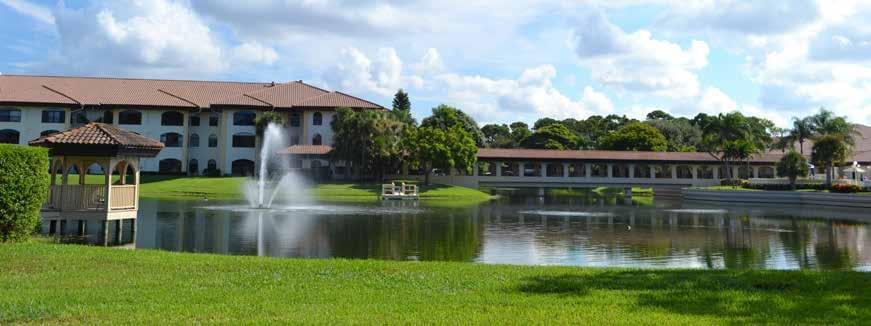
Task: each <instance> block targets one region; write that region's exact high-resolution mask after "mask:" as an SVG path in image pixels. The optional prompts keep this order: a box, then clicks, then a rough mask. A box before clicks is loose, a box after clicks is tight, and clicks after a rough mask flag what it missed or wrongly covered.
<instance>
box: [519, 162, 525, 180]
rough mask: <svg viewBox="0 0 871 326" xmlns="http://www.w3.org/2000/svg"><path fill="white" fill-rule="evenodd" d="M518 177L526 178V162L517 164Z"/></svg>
mask: <svg viewBox="0 0 871 326" xmlns="http://www.w3.org/2000/svg"><path fill="white" fill-rule="evenodd" d="M517 176H518V177H525V176H526V162H518V163H517Z"/></svg>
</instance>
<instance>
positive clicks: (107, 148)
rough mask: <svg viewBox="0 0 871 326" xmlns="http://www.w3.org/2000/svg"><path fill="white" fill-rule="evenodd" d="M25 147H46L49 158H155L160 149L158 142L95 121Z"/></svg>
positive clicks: (37, 140) (43, 137)
mask: <svg viewBox="0 0 871 326" xmlns="http://www.w3.org/2000/svg"><path fill="white" fill-rule="evenodd" d="M28 144H30V146H40V147H48V148H49V150H50V151H51V154H52V155H94V156H117V155H132V156H144V157H154V156H157V153H159V152H160V150H162V149H163V143H161V142H159V141H157V140H154V139H151V138H148V137H145V136H142V135H140V134H137V133H135V132H132V131H127V130H124V129H121V128H118V127H115V126H112V125H108V124H105V123H98V122H91V123H89V124H86V125H83V126H81V127H76V128H73V129H69V130H66V131H63V132H59V133H55V134H51V135H47V136H42V137H39V138H37V139H34V140H31V141H30V142H28Z"/></svg>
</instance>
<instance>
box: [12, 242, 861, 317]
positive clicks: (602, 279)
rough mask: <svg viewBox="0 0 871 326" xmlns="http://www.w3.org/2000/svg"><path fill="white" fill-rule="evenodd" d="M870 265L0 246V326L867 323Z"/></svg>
mask: <svg viewBox="0 0 871 326" xmlns="http://www.w3.org/2000/svg"><path fill="white" fill-rule="evenodd" d="M869 291H871V274H869V273H859V272H824V273H820V272H807V271H802V272H794V271H749V270H748V271H736V270H718V271H703V270H629V269H595V268H571V267H530V266H509V265H482V264H473V263H436V262H424V263H420V262H390V261H374V260H343V259H330V260H320V259H309V260H307V259H279V258H261V257H240V256H236V257H234V256H218V255H205V254H180V253H169V252H160V251H149V250H122V249H113V248H100V247H88V246H77V245H55V244H43V243H29V244H6V245H0V324H8V323H13V324H14V323H72V324H93V323H106V324H128V323H133V324H163V323H182V324H190V323H202V322H221V323H230V324H237V323H252V322H253V323H256V322H263V323H287V322H293V323H324V324H335V323H340V324H347V323H379V324H382V323H444V324H469V323H487V324H504V323H510V324H527V323H574V324H576V323H584V324H633V325H634V324H746V323H774V324H796V323H811V324H862V323H866V322H867V321H868V320H871V296H868V293H869Z"/></svg>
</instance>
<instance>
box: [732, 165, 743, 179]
mask: <svg viewBox="0 0 871 326" xmlns="http://www.w3.org/2000/svg"><path fill="white" fill-rule="evenodd" d="M740 172H741V169H740V168H739V167H737V166H733V167H732V176H733V177H734V178H735V179H741V173H740Z"/></svg>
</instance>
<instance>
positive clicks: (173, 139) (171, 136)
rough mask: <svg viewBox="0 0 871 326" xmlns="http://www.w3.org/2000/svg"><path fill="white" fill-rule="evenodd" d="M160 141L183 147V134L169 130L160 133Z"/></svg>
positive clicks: (168, 144)
mask: <svg viewBox="0 0 871 326" xmlns="http://www.w3.org/2000/svg"><path fill="white" fill-rule="evenodd" d="M160 142H161V143H163V145H164V146H166V147H181V145H182V136H181V134H179V133H175V132H168V133H165V134H163V135H160Z"/></svg>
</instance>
